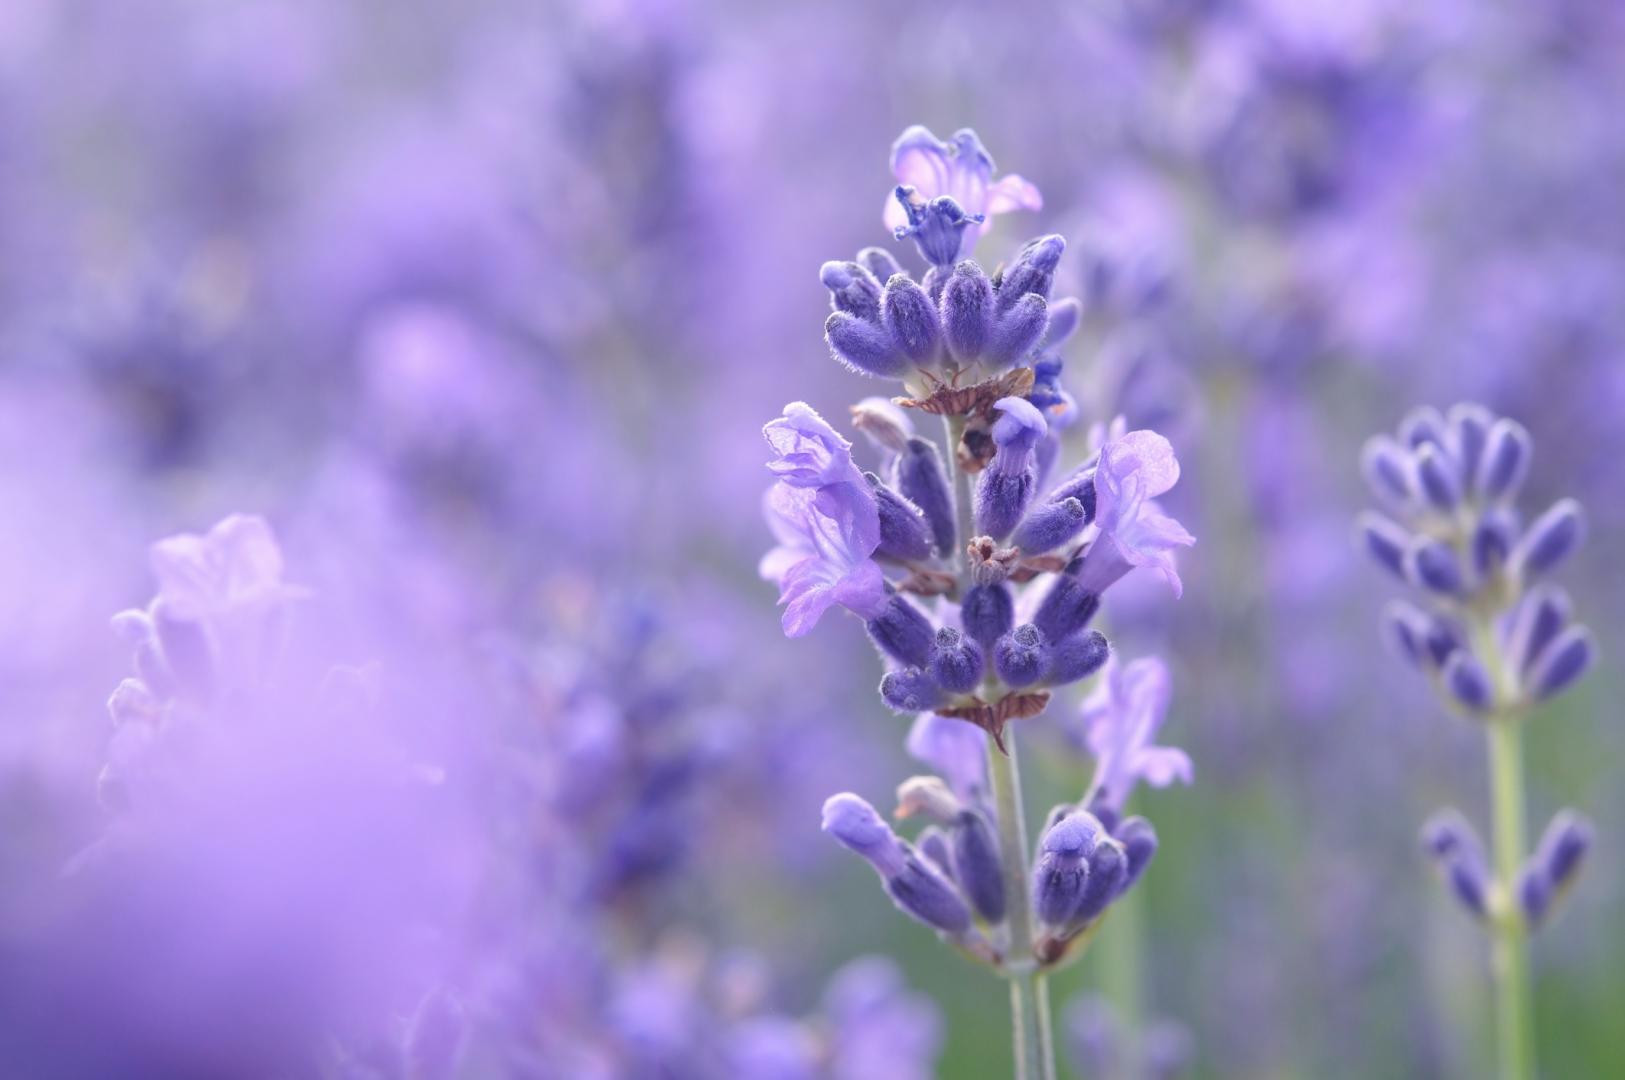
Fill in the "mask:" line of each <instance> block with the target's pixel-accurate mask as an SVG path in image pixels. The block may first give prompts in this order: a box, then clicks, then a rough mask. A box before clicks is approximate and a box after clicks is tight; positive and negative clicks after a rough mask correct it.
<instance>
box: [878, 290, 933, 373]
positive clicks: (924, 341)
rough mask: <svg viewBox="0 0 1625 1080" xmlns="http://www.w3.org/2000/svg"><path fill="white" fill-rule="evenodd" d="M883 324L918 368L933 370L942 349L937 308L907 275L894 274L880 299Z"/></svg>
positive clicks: (897, 346) (900, 350)
mask: <svg viewBox="0 0 1625 1080" xmlns="http://www.w3.org/2000/svg"><path fill="white" fill-rule="evenodd" d="M880 322H881V325H882V326H884V327H885V329H886V332H887V333H888V334H890V335H891V339H892V343H893V345H895V346H896V348H897V351H898V352H900V353H902V354H903V355H904V356H906V357H908V358H909V360H910V361H911V362H913V363H914V364H915V365H916V366H919V367H930V366H931V365H933V364H935V363H936V362H937V357H938V354H939V352H940V351H941V348H942V328H941V327H940V326H939V325H938V323H937V307H936V305H935V304H933V303H932V302H931V298H930V297H929V296H927V295H926V294H925V290H924V289H922V288H920V287H919V286H918V285H916V284H915V283H914V281H913V279H912V278H910V277H909V276H908V275H907V274H894V275H892V277H891V278H890V279H889V280H888V281H887V282H886V291H885V292H884V293H883V294H882V295H881V297H880Z"/></svg>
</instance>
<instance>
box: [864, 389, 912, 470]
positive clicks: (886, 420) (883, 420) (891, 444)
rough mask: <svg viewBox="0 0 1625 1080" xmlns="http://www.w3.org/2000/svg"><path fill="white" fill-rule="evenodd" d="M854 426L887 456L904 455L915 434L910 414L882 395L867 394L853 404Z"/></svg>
mask: <svg viewBox="0 0 1625 1080" xmlns="http://www.w3.org/2000/svg"><path fill="white" fill-rule="evenodd" d="M852 426H853V427H855V428H857V429H858V430H859V431H860V432H862V433H863V437H864V438H866V439H868V440H869V442H870V443H871V444H873V445H874V447H875V448H876V449H878V450H880V451H881V453H883V454H885V455H886V456H887V457H888V459H890V458H891V457H895V456H896V455H898V454H901V453H902V452H903V449H904V447H905V446H906V445H907V444H908V440H909V439H910V438H912V437H913V435H914V424H913V422H912V421H910V420H909V418H908V414H907V413H905V412H904V411H903V410H902V409H901V408H899V407H898V406H896V405H893V404H892V403H891V401H890V400H889V399H887V398H883V397H867V398H864V399H863V400H862V401H860V402H858V403H857V404H856V405H854V406H852Z"/></svg>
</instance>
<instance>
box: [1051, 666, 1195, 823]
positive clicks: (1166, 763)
mask: <svg viewBox="0 0 1625 1080" xmlns="http://www.w3.org/2000/svg"><path fill="white" fill-rule="evenodd" d="M1169 695H1170V689H1169V679H1168V667H1167V665H1166V664H1164V663H1163V662H1162V661H1161V660H1160V659H1158V658H1157V657H1154V656H1147V657H1143V658H1141V659H1139V660H1135V661H1133V662H1131V663H1128V664H1124V663H1122V662H1121V661H1119V660H1118V659H1117V657H1116V655H1113V656H1112V658H1111V659H1109V660H1107V661H1106V667H1105V668H1104V670H1103V671H1102V672H1101V678H1100V683H1099V685H1098V686H1096V687H1095V690H1094V692H1093V693H1091V694H1090V695H1089V697H1088V698H1087V699H1086V700H1085V701H1084V703H1083V708H1082V709H1081V710H1080V711H1079V713H1078V716H1077V719H1076V721H1075V722H1073V723H1072V724H1069V725H1068V728H1067V733H1068V736H1069V737H1070V738H1071V739H1072V741H1073V742H1074V743H1081V744H1082V745H1083V747H1086V748H1087V749H1088V751H1089V753H1090V754H1091V755H1093V756H1094V759H1095V777H1094V782H1093V783H1092V784H1091V785H1090V798H1089V799H1088V800H1086V802H1088V803H1089V805H1091V806H1104V807H1106V808H1108V809H1111V810H1115V811H1121V810H1122V808H1123V804H1124V803H1125V802H1127V801H1128V797H1129V795H1130V794H1132V793H1133V791H1134V785H1135V784H1136V783H1137V782H1138V781H1140V780H1144V781H1145V782H1146V783H1148V784H1150V785H1151V786H1152V787H1158V788H1160V787H1167V786H1168V785H1169V784H1171V783H1173V782H1174V781H1175V780H1178V781H1180V782H1181V783H1184V784H1189V783H1190V782H1191V777H1192V767H1191V759H1190V757H1189V756H1187V755H1186V753H1185V751H1183V750H1179V749H1176V748H1175V747H1172V746H1156V745H1154V742H1153V740H1155V739H1156V737H1157V730H1158V729H1159V728H1161V727H1162V721H1163V718H1164V716H1165V715H1166V714H1167V712H1168V698H1169Z"/></svg>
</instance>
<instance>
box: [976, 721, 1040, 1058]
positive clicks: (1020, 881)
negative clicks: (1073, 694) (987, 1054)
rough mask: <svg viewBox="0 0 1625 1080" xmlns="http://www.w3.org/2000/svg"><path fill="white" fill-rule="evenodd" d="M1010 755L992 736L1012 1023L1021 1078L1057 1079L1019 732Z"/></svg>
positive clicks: (991, 767) (990, 752)
mask: <svg viewBox="0 0 1625 1080" xmlns="http://www.w3.org/2000/svg"><path fill="white" fill-rule="evenodd" d="M1005 743H1006V745H1007V746H1008V747H1009V750H1010V753H1009V754H1008V755H1006V754H1002V753H1000V752H999V749H998V748H997V747H996V746H994V745H993V743H992V740H989V741H988V753H987V758H988V771H989V773H990V774H991V775H992V778H993V802H994V806H995V808H996V810H997V813H998V818H999V852H1000V854H1001V855H1002V856H1003V863H1004V894H1005V898H1006V900H1007V904H1006V908H1007V910H1008V911H1009V919H1010V949H1009V953H1008V955H1007V956H1006V957H1005V964H1004V968H1005V972H1006V974H1007V977H1008V978H1009V980H1010V1022H1011V1031H1012V1035H1013V1038H1014V1043H1015V1065H1016V1068H1015V1075H1016V1077H1017V1080H1051V1078H1053V1077H1054V1075H1055V1048H1054V1038H1053V1036H1052V1035H1051V1034H1050V1016H1049V1001H1048V994H1049V989H1048V986H1047V985H1046V982H1045V979H1044V977H1043V975H1042V974H1040V973H1039V971H1038V964H1037V961H1036V960H1035V959H1034V957H1033V927H1032V899H1031V897H1030V896H1029V895H1028V892H1027V822H1026V816H1025V814H1023V812H1022V803H1021V765H1020V761H1019V759H1018V757H1017V750H1016V739H1015V733H1014V732H1011V733H1010V734H1009V735H1008V736H1006V738H1005Z"/></svg>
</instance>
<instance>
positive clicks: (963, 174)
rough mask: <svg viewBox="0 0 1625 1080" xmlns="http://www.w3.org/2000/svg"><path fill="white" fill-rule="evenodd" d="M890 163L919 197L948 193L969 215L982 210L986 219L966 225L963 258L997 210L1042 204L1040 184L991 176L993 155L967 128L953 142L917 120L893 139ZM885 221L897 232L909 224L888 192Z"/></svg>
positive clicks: (932, 197)
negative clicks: (932, 131)
mask: <svg viewBox="0 0 1625 1080" xmlns="http://www.w3.org/2000/svg"><path fill="white" fill-rule="evenodd" d="M891 168H892V175H894V176H896V177H897V182H898V183H899V184H906V185H908V186H910V187H912V188H914V190H915V192H916V193H917V194H918V195H919V196H920V197H921V198H922V199H927V200H929V199H934V198H937V197H938V196H942V195H946V196H948V197H949V198H951V199H953V200H954V201H955V202H956V203H958V204H959V207H960V209H961V210H963V211H964V212H965V213H966V214H967V215H970V216H973V217H974V216H975V215H978V214H984V215H986V217H987V219H988V220H985V221H983V222H981V223H979V224H972V225H969V226H968V227H966V229H965V232H964V241H963V244H962V246H961V249H960V255H961V257H963V256H967V255H969V254H970V251H971V248H972V247H973V246H974V245H975V242H976V237H978V236H980V235H982V234H983V233H985V232H987V231H988V229H990V228H992V221H991V219H992V218H993V217H994V216H995V215H997V214H1007V213H1009V212H1011V211H1012V210H1038V209H1041V208H1042V207H1043V205H1044V197H1043V196H1042V195H1040V194H1039V192H1038V189H1037V188H1036V187H1034V186H1033V185H1032V183H1030V182H1029V181H1027V180H1024V179H1022V178H1021V177H1020V176H1017V175H1015V174H1011V175H1009V176H1002V177H1000V178H999V179H998V180H994V179H993V168H994V166H993V158H992V157H991V156H990V155H989V154H988V152H987V150H986V149H985V148H984V147H983V146H982V141H981V140H980V139H978V138H977V137H976V132H974V131H972V130H970V129H969V128H961V129H960V130H959V131H957V132H955V133H954V137H953V140H952V141H951V142H943V141H942V140H941V139H939V138H937V137H936V136H935V135H933V134H931V131H930V129H929V128H925V127H922V126H921V125H919V124H915V125H914V126H913V127H911V128H909V129H908V130H906V131H904V132H903V133H902V134H901V135H899V136H898V137H897V141H896V142H895V143H893V144H892V149H891ZM884 220H885V223H886V228H888V229H892V230H894V231H895V230H896V229H899V228H902V227H904V226H906V225H908V213H907V211H905V210H904V209H903V206H902V204H901V203H899V202H898V201H897V200H896V199H895V198H893V197H890V196H888V197H887V199H886V209H885V214H884Z"/></svg>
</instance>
